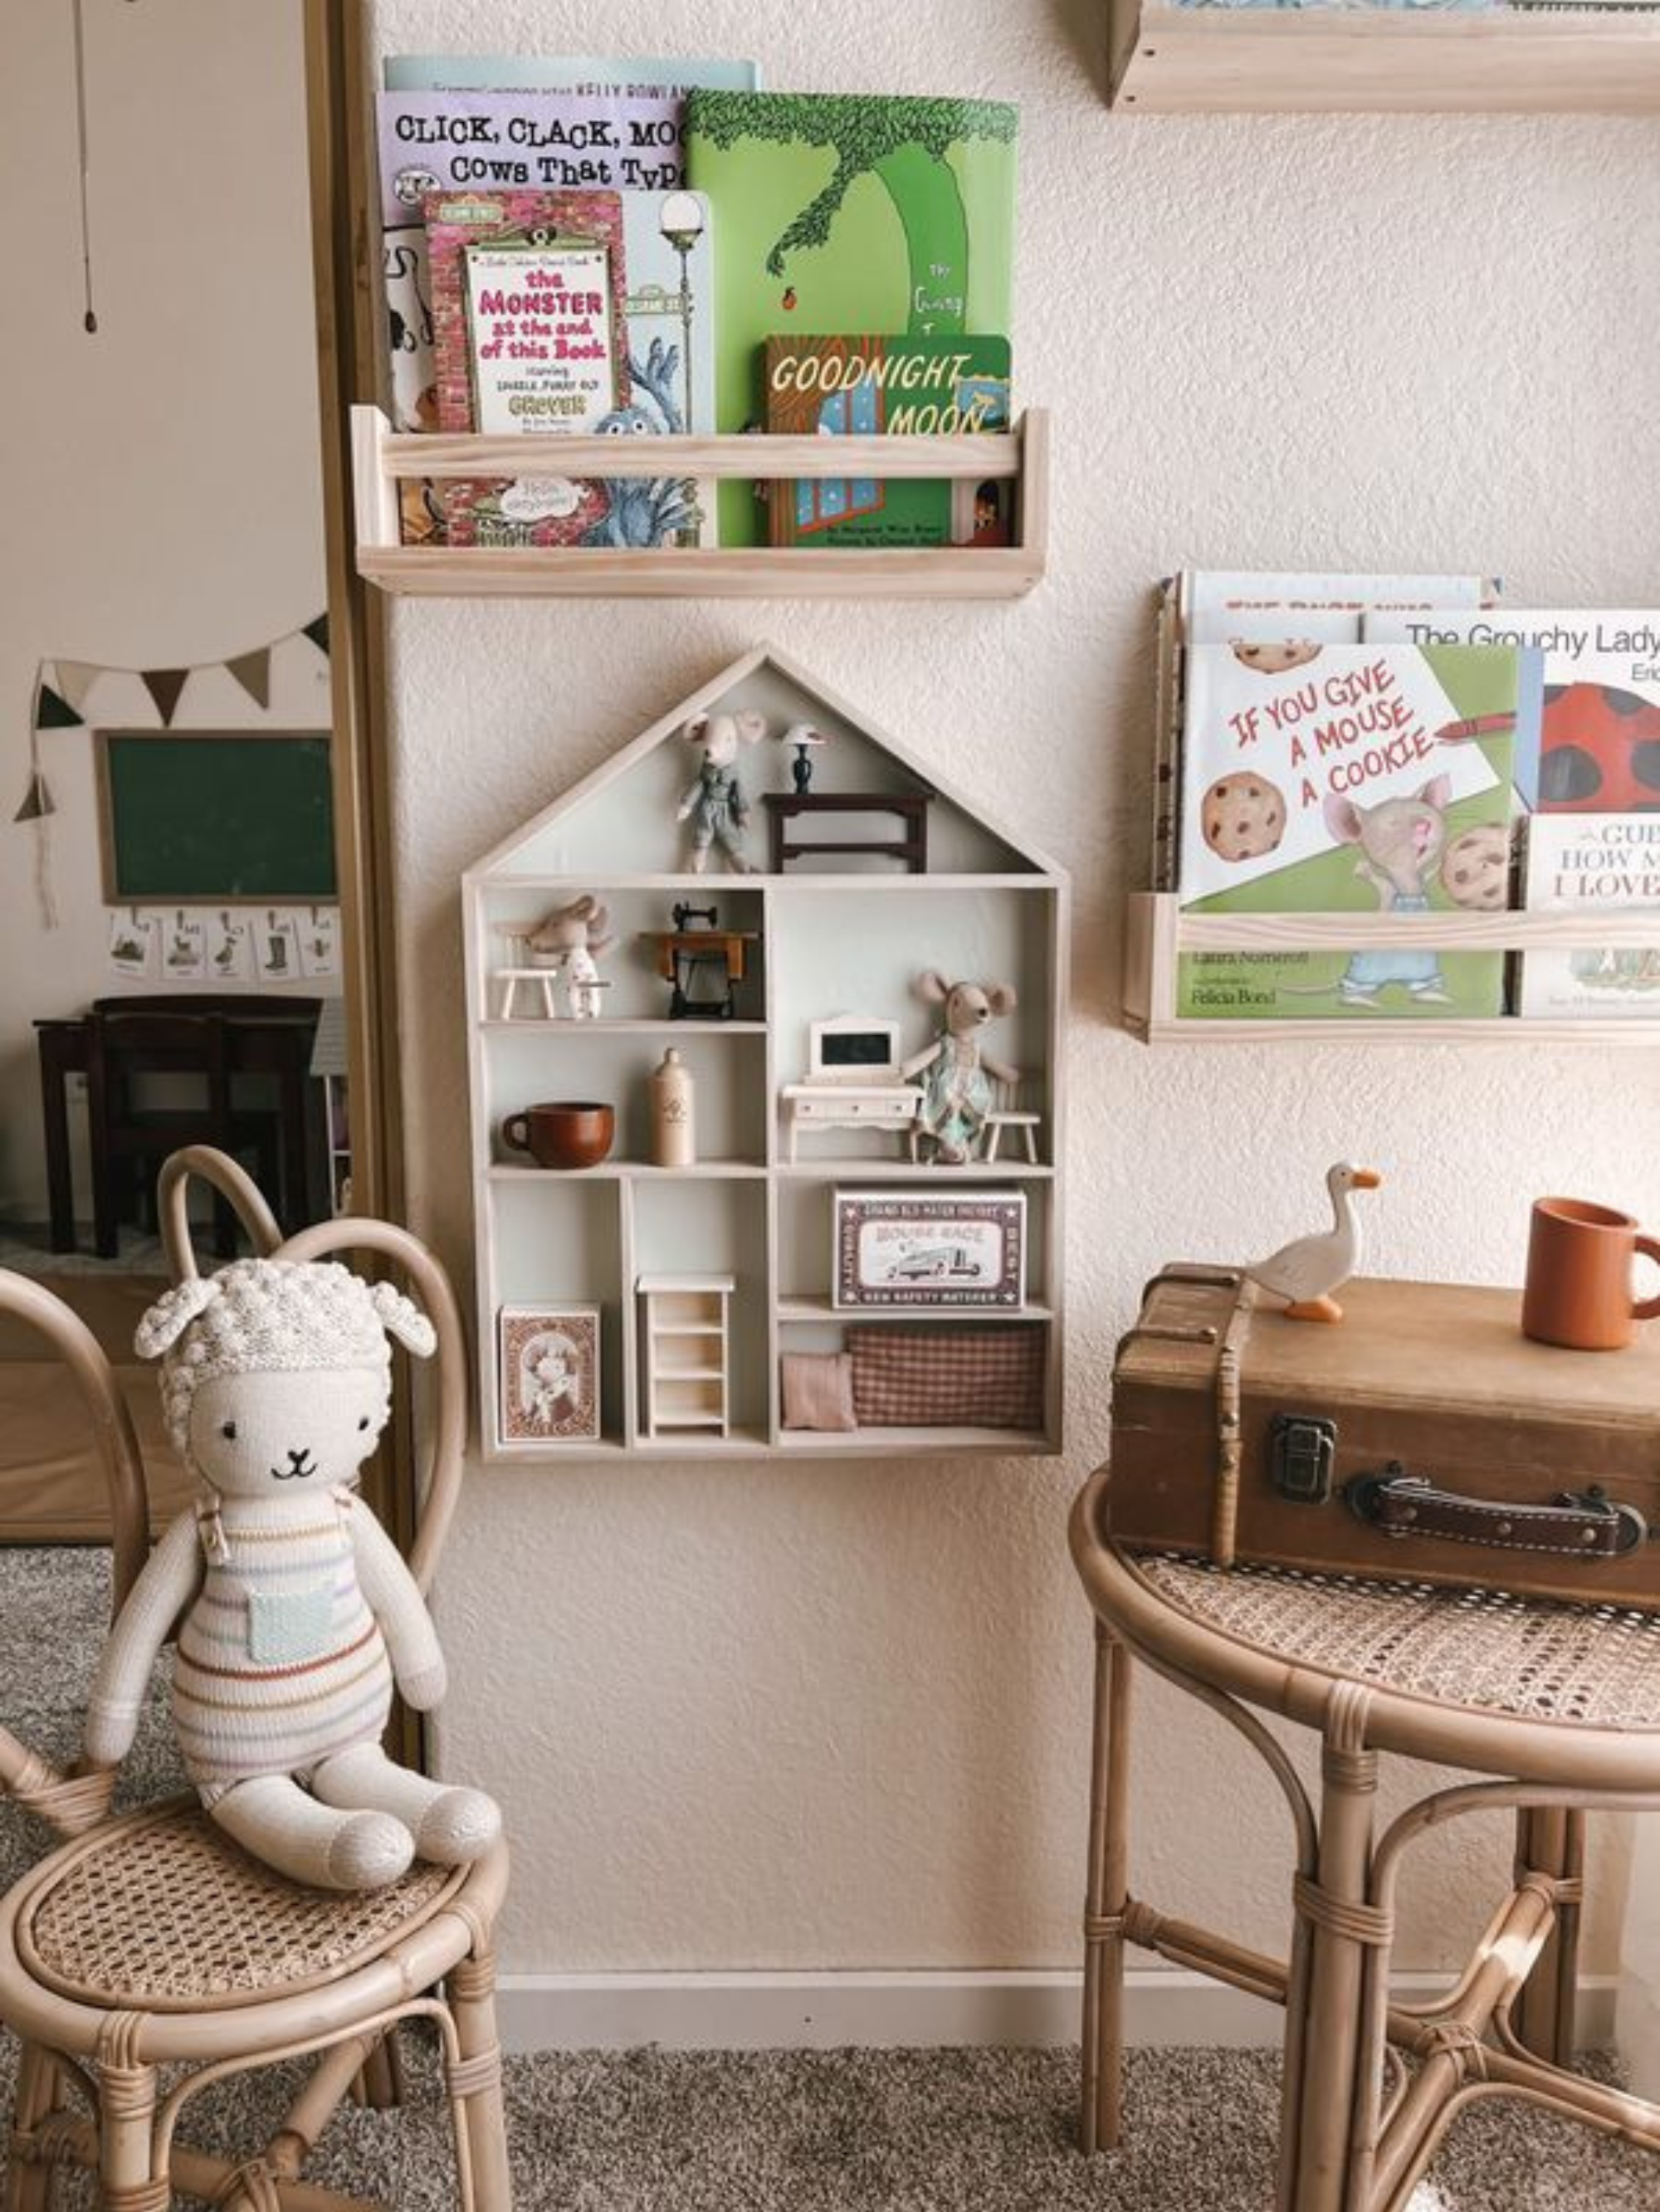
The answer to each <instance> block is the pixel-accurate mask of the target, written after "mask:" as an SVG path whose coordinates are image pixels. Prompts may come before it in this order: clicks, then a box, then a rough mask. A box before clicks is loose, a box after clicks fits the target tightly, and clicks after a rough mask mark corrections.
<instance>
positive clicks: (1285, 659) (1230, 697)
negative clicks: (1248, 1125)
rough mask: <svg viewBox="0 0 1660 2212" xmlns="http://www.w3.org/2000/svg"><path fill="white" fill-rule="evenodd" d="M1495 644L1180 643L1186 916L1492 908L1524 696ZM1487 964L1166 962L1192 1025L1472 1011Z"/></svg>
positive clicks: (1528, 704)
mask: <svg viewBox="0 0 1660 2212" xmlns="http://www.w3.org/2000/svg"><path fill="white" fill-rule="evenodd" d="M1536 696H1537V688H1536V684H1532V683H1530V682H1529V665H1528V656H1525V655H1523V654H1521V653H1517V651H1515V650H1514V649H1513V648H1511V647H1469V646H1452V647H1438V648H1432V649H1429V650H1423V649H1420V648H1418V647H1408V646H1389V645H1360V644H1335V645H1322V644H1318V643H1316V642H1314V641H1307V642H1304V643H1287V644H1276V643H1262V644H1256V643H1235V644H1228V645H1224V644H1215V645H1196V646H1194V647H1191V648H1190V649H1189V655H1188V663H1187V691H1186V710H1185V715H1184V721H1183V743H1182V819H1181V852H1180V885H1179V888H1180V894H1181V899H1182V903H1183V907H1184V908H1189V909H1192V910H1194V911H1196V912H1198V913H1201V914H1324V913H1347V912H1353V913H1357V914H1373V915H1375V914H1386V915H1393V916H1398V917H1400V918H1402V919H1403V920H1404V919H1405V918H1406V917H1408V916H1411V915H1428V914H1433V913H1438V912H1440V913H1449V914H1452V913H1459V912H1463V913H1481V912H1491V911H1493V910H1494V909H1495V908H1504V907H1505V906H1507V905H1508V904H1509V903H1510V899H1511V830H1512V824H1513V820H1514V817H1515V814H1516V811H1517V799H1516V793H1515V790H1514V785H1513V759H1514V754H1515V751H1516V750H1517V744H1518V722H1519V723H1521V724H1522V725H1523V726H1522V728H1521V730H1520V732H1519V742H1520V744H1521V746H1522V749H1523V750H1526V748H1527V746H1528V744H1529V742H1530V738H1529V732H1528V730H1527V728H1526V723H1527V720H1528V717H1529V713H1530V711H1531V710H1532V708H1533V705H1534V704H1535V702H1536ZM1504 968H1505V963H1504V956H1503V955H1502V953H1498V952H1458V951H1445V950H1444V949H1441V948H1438V947H1437V946H1436V945H1435V944H1434V942H1433V939H1432V940H1431V941H1430V942H1429V943H1428V944H1426V945H1418V944H1416V943H1414V944H1412V945H1404V946H1402V945H1390V946H1383V945H1354V946H1353V947H1349V948H1344V949H1339V950H1334V951H1301V950H1296V949H1287V950H1285V951H1280V950H1277V949H1272V950H1271V949H1263V950H1260V951H1259V950H1256V949H1255V948H1253V949H1250V950H1245V949H1243V948H1242V949H1241V950H1239V951H1230V950H1228V949H1226V948H1219V949H1218V950H1216V951H1204V952H1189V953H1183V956H1182V958H1181V963H1180V973H1179V975H1178V978H1177V1007H1178V1012H1181V1013H1182V1014H1183V1015H1186V1016H1189V1017H1193V1018H1200V1019H1211V1020H1229V1021H1250V1020H1279V1021H1284V1020H1287V1019H1292V1020H1310V1021H1315V1020H1326V1021H1347V1022H1362V1023H1376V1022H1377V1021H1380V1020H1388V1019H1390V1018H1410V1019H1419V1018H1421V1019H1425V1020H1430V1019H1435V1018H1464V1019H1468V1018H1470V1017H1472V1016H1487V1015H1493V1014H1499V1013H1502V1012H1503V1011H1504V992H1505V973H1504Z"/></svg>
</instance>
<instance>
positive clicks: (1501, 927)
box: [1124, 891, 1660, 1047]
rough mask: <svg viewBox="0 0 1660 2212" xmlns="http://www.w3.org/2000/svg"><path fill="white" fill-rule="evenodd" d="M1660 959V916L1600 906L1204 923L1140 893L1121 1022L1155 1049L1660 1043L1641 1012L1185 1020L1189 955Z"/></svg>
mask: <svg viewBox="0 0 1660 2212" xmlns="http://www.w3.org/2000/svg"><path fill="white" fill-rule="evenodd" d="M1604 948H1606V949H1607V950H1608V951H1616V952H1617V951H1650V950H1653V951H1660V911H1649V912H1646V913H1645V912H1639V911H1633V910H1631V909H1629V908H1627V909H1626V910H1624V911H1621V910H1620V909H1618V908H1608V907H1596V908H1580V909H1578V910H1576V911H1574V912H1572V913H1560V914H1554V913H1533V914H1516V913H1508V912H1507V913H1503V914H1440V913H1438V914H1421V915H1400V914H1198V913H1183V909H1182V906H1181V902H1180V901H1179V900H1178V899H1177V897H1176V896H1174V894H1172V893H1166V892H1158V891H1139V892H1136V893H1135V894H1134V895H1133V896H1131V898H1130V901H1129V904H1128V915H1127V920H1126V928H1125V936H1124V1024H1125V1027H1126V1028H1127V1029H1128V1030H1132V1031H1133V1032H1134V1034H1135V1035H1136V1036H1139V1037H1140V1039H1141V1040H1142V1042H1144V1043H1146V1044H1172V1043H1183V1044H1268V1043H1281V1044H1283V1043H1286V1042H1290V1041H1291V1040H1292V1039H1294V1040H1295V1041H1296V1042H1298V1043H1299V1044H1305V1045H1324V1044H1365V1043H1380V1042H1383V1043H1394V1044H1399V1043H1401V1042H1404V1041H1410V1042H1413V1043H1414V1044H1438V1043H1448V1044H1456V1043H1462V1044H1468V1043H1470V1042H1472V1041H1475V1040H1481V1041H1483V1042H1495V1041H1497V1042H1504V1043H1508V1044H1518V1045H1529V1044H1547V1043H1552V1044H1562V1043H1573V1044H1590V1043H1597V1044H1634V1045H1644V1044H1645V1045H1649V1046H1651V1047H1652V1046H1655V1045H1660V1019H1653V1018H1647V1017H1645V1016H1640V1015H1608V1016H1602V1015H1586V1016H1584V1017H1580V1016H1569V1015H1561V1016H1541V1017H1534V1016H1531V1015H1529V1016H1526V1017H1523V1016H1522V1015H1519V1014H1495V1015H1493V1016H1491V1017H1487V1018H1476V1017H1474V1016H1456V1015H1444V1014H1433V1015H1432V1014H1420V1015H1417V1016H1414V1015H1411V1014H1407V1013H1399V1012H1390V1011H1389V1007H1388V1002H1387V1001H1385V1002H1384V1003H1383V1005H1381V1006H1379V1008H1378V1009H1377V1011H1375V1012H1374V1011H1372V1010H1371V1009H1367V1008H1357V1009H1355V1010H1354V1011H1353V1012H1346V1013H1345V1014H1343V1015H1342V1016H1341V1017H1339V1018H1330V1019H1328V1018H1323V1017H1321V1016H1317V1015H1316V1016H1311V1017H1310V1018H1309V1019H1307V1020H1304V1021H1298V1020H1295V1019H1292V1020H1286V1019H1280V1018H1272V1019H1262V1020H1254V1019H1252V1018H1250V1017H1249V1016H1244V1017H1235V1018H1228V1017H1226V1016H1224V1017H1221V1018H1217V1019H1214V1020H1213V1019H1210V1018H1201V1017H1199V1016H1195V1015H1184V1014H1183V1013H1181V1012H1178V1005H1179V1000H1178V994H1177V983H1178V976H1177V961H1178V959H1179V958H1180V957H1181V955H1182V954H1183V953H1184V952H1234V953H1246V954H1249V953H1252V952H1259V953H1267V952H1348V951H1379V952H1381V951H1398V950H1402V949H1406V950H1412V949H1422V950H1424V951H1438V952H1547V951H1557V952H1571V951H1600V950H1602V949H1604Z"/></svg>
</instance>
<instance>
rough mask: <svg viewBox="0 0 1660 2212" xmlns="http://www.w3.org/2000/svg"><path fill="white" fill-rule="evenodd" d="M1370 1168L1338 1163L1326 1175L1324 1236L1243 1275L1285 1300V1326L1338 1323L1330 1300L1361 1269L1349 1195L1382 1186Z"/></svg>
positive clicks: (1286, 1248) (1298, 1242) (1338, 1312)
mask: <svg viewBox="0 0 1660 2212" xmlns="http://www.w3.org/2000/svg"><path fill="white" fill-rule="evenodd" d="M1382 1180H1383V1178H1382V1176H1377V1175H1374V1174H1373V1173H1372V1171H1371V1169H1370V1168H1352V1167H1350V1166H1349V1165H1348V1164H1347V1161H1343V1160H1340V1161H1339V1162H1338V1164H1337V1165H1336V1166H1335V1167H1334V1168H1329V1169H1328V1170H1327V1172H1326V1188H1327V1189H1328V1190H1329V1192H1330V1193H1331V1212H1332V1226H1331V1227H1330V1229H1329V1230H1328V1231H1327V1232H1326V1233H1325V1235H1324V1236H1323V1237H1297V1238H1296V1239H1295V1240H1294V1241H1293V1242H1292V1243H1289V1244H1283V1245H1281V1247H1280V1249H1279V1251H1277V1252H1275V1253H1273V1254H1272V1255H1270V1256H1269V1257H1268V1259H1266V1260H1260V1261H1258V1262H1257V1263H1256V1266H1255V1267H1247V1268H1246V1269H1245V1270H1244V1273H1245V1274H1246V1276H1247V1277H1248V1278H1249V1279H1250V1281H1251V1282H1253V1283H1260V1284H1261V1285H1262V1288H1263V1289H1264V1290H1265V1291H1273V1292H1274V1295H1275V1296H1276V1297H1282V1298H1286V1299H1289V1300H1290V1304H1288V1305H1287V1306H1286V1310H1285V1311H1286V1320H1287V1321H1328V1322H1330V1321H1341V1320H1342V1318H1343V1309H1342V1307H1341V1306H1340V1305H1339V1304H1338V1303H1337V1301H1336V1299H1335V1297H1333V1296H1332V1295H1331V1294H1332V1292H1333V1291H1339V1290H1341V1288H1342V1287H1343V1285H1344V1284H1345V1283H1346V1282H1347V1280H1348V1279H1349V1277H1350V1276H1351V1275H1352V1274H1353V1273H1355V1271H1356V1269H1357V1268H1358V1267H1359V1265H1360V1225H1359V1222H1358V1221H1357V1220H1356V1219H1355V1218H1354V1216H1353V1214H1352V1213H1351V1212H1350V1211H1349V1193H1350V1192H1351V1191H1352V1190H1376V1189H1377V1186H1378V1184H1379V1183H1380V1182H1382Z"/></svg>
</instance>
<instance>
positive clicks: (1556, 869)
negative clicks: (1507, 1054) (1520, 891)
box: [1517, 812, 1660, 1021]
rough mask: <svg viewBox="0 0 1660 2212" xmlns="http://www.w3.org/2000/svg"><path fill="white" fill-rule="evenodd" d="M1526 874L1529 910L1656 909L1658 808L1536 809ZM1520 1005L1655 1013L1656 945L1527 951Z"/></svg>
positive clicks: (1659, 996)
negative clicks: (1542, 811) (1611, 811)
mask: <svg viewBox="0 0 1660 2212" xmlns="http://www.w3.org/2000/svg"><path fill="white" fill-rule="evenodd" d="M1525 881H1526V887H1527V896H1526V904H1527V906H1528V907H1529V909H1530V910H1541V911H1545V912H1555V913H1560V912H1563V911H1565V910H1566V911H1575V912H1578V911H1582V910H1583V909H1584V908H1586V907H1592V906H1602V907H1607V908H1610V909H1611V910H1614V911H1622V912H1629V911H1630V910H1631V909H1632V908H1645V907H1646V908H1651V909H1654V910H1657V911H1660V812H1657V813H1653V814H1583V813H1573V814H1535V816H1534V817H1533V819H1532V821H1531V822H1529V824H1528V853H1527V870H1526V877H1525ZM1517 1012H1518V1013H1521V1014H1524V1015H1529V1016H1531V1017H1533V1018H1544V1017H1548V1016H1554V1017H1556V1018H1567V1019H1576V1018H1578V1019H1607V1018H1610V1017H1612V1018H1616V1019H1618V1018H1627V1017H1636V1018H1642V1017H1644V1016H1646V1017H1647V1018H1649V1019H1650V1020H1651V1021H1652V1020H1655V1019H1657V1018H1660V946H1656V945H1649V946H1627V947H1614V946H1609V947H1606V948H1602V947H1596V946H1590V947H1574V948H1572V949H1567V948H1564V949H1563V950H1562V951H1556V950H1554V949H1552V950H1548V951H1537V952H1524V953H1523V955H1522V960H1521V985H1520V990H1519V994H1518V1000H1517Z"/></svg>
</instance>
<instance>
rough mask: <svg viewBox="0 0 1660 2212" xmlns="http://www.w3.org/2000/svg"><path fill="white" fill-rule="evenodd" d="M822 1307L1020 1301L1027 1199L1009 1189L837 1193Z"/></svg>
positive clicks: (1001, 1305) (1003, 1306)
mask: <svg viewBox="0 0 1660 2212" xmlns="http://www.w3.org/2000/svg"><path fill="white" fill-rule="evenodd" d="M834 1213H835V1223H834V1248H833V1250H832V1254H831V1263H830V1304H831V1305H832V1306H834V1307H836V1308H838V1309H853V1308H860V1307H863V1308H869V1307H873V1306H990V1307H994V1308H997V1309H999V1310H1009V1309H1011V1308H1018V1307H1020V1306H1023V1305H1024V1304H1025V1302H1026V1201H1025V1194H1023V1193H1022V1192H1020V1191H1016V1190H990V1191H987V1190H978V1191H971V1192H970V1191H967V1190H964V1191H963V1192H962V1193H961V1194H958V1193H957V1192H948V1191H943V1190H939V1189H937V1188H933V1189H929V1190H892V1189H888V1190H838V1191H837V1192H836V1202H835V1209H834Z"/></svg>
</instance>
